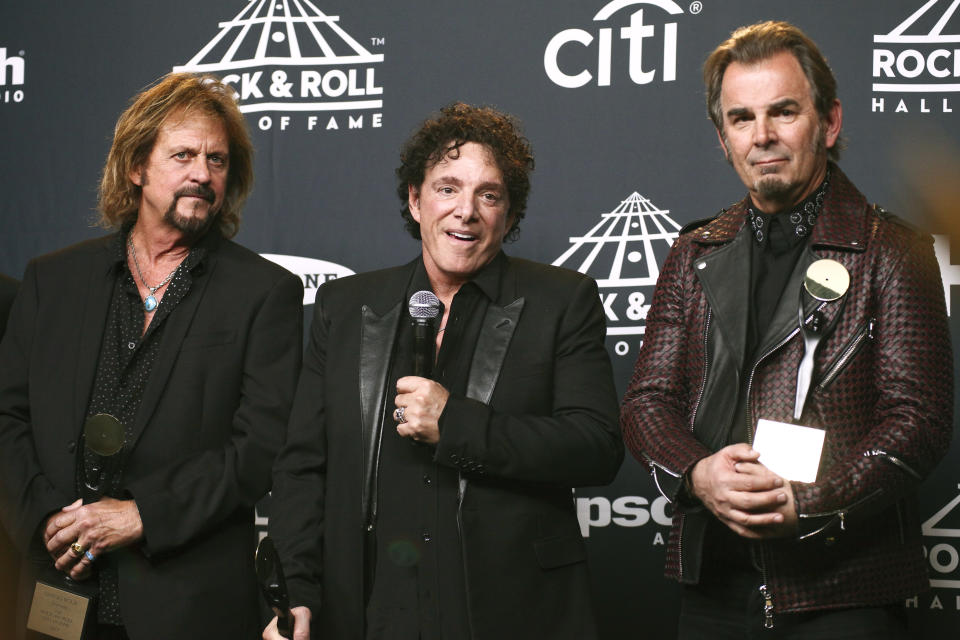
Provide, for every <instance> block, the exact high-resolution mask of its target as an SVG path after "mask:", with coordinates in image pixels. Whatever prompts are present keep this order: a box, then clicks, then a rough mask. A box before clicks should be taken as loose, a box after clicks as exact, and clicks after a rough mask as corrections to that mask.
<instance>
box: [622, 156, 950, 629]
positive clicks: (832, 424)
mask: <svg viewBox="0 0 960 640" xmlns="http://www.w3.org/2000/svg"><path fill="white" fill-rule="evenodd" d="M831 171H832V178H831V185H830V187H829V191H828V194H827V198H826V201H825V203H824V207H823V210H822V211H821V214H820V216H819V218H818V220H817V223H816V226H815V227H814V229H813V233H812V234H811V237H810V239H809V241H808V245H807V249H806V250H805V251H804V253H803V254H802V255H801V257H800V259H799V260H798V264H797V267H796V269H795V270H794V272H793V274H792V276H791V278H790V281H789V283H788V285H787V288H786V289H785V293H784V295H783V296H782V299H781V301H780V304H779V306H778V308H777V310H776V312H775V314H774V320H773V322H772V323H771V324H770V326H769V327H768V329H767V332H766V334H765V336H764V337H763V338H762V339H761V350H760V351H759V353H761V354H762V355H761V356H760V357H759V358H758V359H757V361H756V362H755V363H753V364H752V365H751V367H750V368H749V369H746V368H745V367H743V366H742V365H743V362H742V360H743V358H744V355H743V351H744V347H743V345H744V342H745V337H744V336H745V331H746V322H747V318H746V313H745V312H744V309H746V307H747V304H748V295H749V294H748V291H747V288H748V284H749V282H750V274H749V264H750V262H749V255H748V253H749V243H750V242H751V236H750V234H749V233H748V232H747V229H745V228H744V227H745V225H744V220H745V215H746V201H745V200H744V201H742V202H740V203H738V204H736V205H735V206H733V207H732V208H730V209H729V210H725V211H723V212H721V214H720V215H719V216H717V217H716V218H715V219H713V220H712V221H710V222H709V223H707V224H705V225H702V226H699V227H697V228H696V229H694V230H693V231H690V232H687V233H683V234H681V236H680V238H679V239H678V240H677V241H676V243H675V244H674V246H673V248H672V250H671V252H670V255H669V256H668V258H667V260H666V262H665V264H664V267H663V271H662V272H661V274H660V278H659V281H658V283H657V288H656V292H655V294H654V299H653V304H652V306H651V308H650V311H649V313H648V315H647V321H646V333H645V336H644V342H643V347H642V349H641V351H640V355H639V358H638V360H637V364H636V370H635V371H634V374H633V378H632V380H631V382H630V385H629V388H628V389H627V393H626V396H625V399H624V404H623V408H622V413H621V418H620V420H621V426H622V429H623V433H624V438H625V440H626V443H627V445H628V446H629V448H630V449H631V450H632V451H633V454H634V455H635V456H636V457H637V458H638V459H639V460H640V461H641V462H642V463H643V464H644V465H645V466H646V467H647V468H648V469H649V470H650V472H651V474H652V476H653V479H654V481H655V482H656V484H657V486H658V488H659V489H660V491H661V492H662V493H663V494H664V495H665V496H666V497H667V498H669V499H670V500H672V501H673V502H674V504H675V506H676V512H675V515H674V518H673V527H672V530H671V534H670V541H669V545H668V549H667V564H666V575H667V576H668V577H673V578H676V579H677V580H679V581H681V582H684V583H696V582H697V581H698V578H699V574H700V561H701V551H702V547H703V534H704V530H705V526H706V522H707V519H708V518H712V517H713V516H712V515H710V514H709V512H707V511H706V509H704V508H703V507H702V506H699V505H692V504H682V503H683V502H684V501H683V500H680V501H678V496H679V494H680V489H681V487H682V478H683V475H684V474H685V473H687V472H688V471H690V469H691V468H692V467H693V465H694V464H695V463H696V462H697V461H698V460H700V459H701V458H704V457H706V456H708V455H710V454H711V453H713V452H714V451H717V450H718V449H720V448H722V447H723V446H724V445H725V444H726V442H725V439H726V437H727V433H728V431H727V429H728V428H729V426H730V422H731V420H732V419H733V416H734V412H735V409H736V403H737V398H736V394H737V390H738V389H740V388H741V381H740V378H741V375H742V374H741V371H744V370H746V371H748V372H749V379H748V380H746V381H745V382H746V387H745V388H746V389H747V393H748V396H749V400H748V406H747V420H748V424H749V429H748V433H751V434H752V433H753V430H754V429H755V427H756V423H757V419H758V418H768V419H771V420H778V421H782V422H794V421H793V420H792V417H793V410H794V401H795V397H796V385H797V368H798V365H799V363H800V360H801V357H802V355H803V349H804V340H803V336H802V335H801V332H800V329H799V321H798V304H799V300H800V295H799V288H800V287H801V286H802V284H801V282H802V279H803V275H804V273H805V272H806V268H807V266H808V265H809V264H810V263H812V262H813V261H814V260H817V259H820V258H832V259H833V260H837V261H839V262H840V263H842V264H843V265H844V266H845V267H846V269H847V271H848V272H849V274H850V287H849V290H848V292H847V294H846V295H845V296H844V298H841V300H839V301H835V302H829V303H825V304H823V305H822V309H821V310H822V313H823V314H824V315H825V316H826V325H825V326H830V323H831V322H832V321H833V320H834V318H836V322H835V324H834V326H833V328H832V331H831V332H830V333H829V334H828V335H826V336H825V337H824V338H823V339H822V341H821V343H820V346H819V350H818V351H817V352H816V354H817V355H816V360H815V365H814V372H813V381H812V385H811V388H810V393H809V395H808V398H807V401H806V406H805V410H804V413H803V416H802V418H801V420H800V422H801V423H802V424H806V425H809V426H816V427H821V428H823V429H825V430H826V440H825V445H824V452H823V456H822V458H821V465H820V471H819V475H818V477H817V481H816V482H814V483H799V482H794V483H792V486H793V491H794V498H795V500H796V506H797V512H798V514H799V517H800V534H799V536H798V537H796V538H792V539H780V540H768V541H765V542H763V543H760V545H761V548H760V549H759V552H760V553H759V557H760V558H761V559H762V571H763V575H764V578H765V581H766V584H767V585H768V587H769V589H770V592H771V594H772V596H773V605H774V610H775V612H796V611H809V610H816V609H830V608H841V607H849V606H864V605H877V604H884V603H892V602H896V601H898V600H900V599H902V598H906V597H910V596H912V595H914V594H916V593H918V592H920V591H923V590H925V589H927V588H928V587H929V580H928V578H927V574H926V568H925V560H924V557H923V554H922V548H921V537H920V527H919V520H918V517H917V515H916V513H915V499H914V498H915V488H916V487H917V485H918V483H919V482H920V480H921V479H922V478H924V477H925V476H926V475H927V474H928V473H929V472H930V470H931V469H932V468H933V467H934V466H935V465H936V463H937V462H938V461H939V460H940V458H941V457H942V456H943V455H944V454H945V453H946V451H947V449H948V446H949V442H950V437H951V432H952V422H953V370H952V362H953V360H952V355H951V349H950V334H949V328H948V323H947V316H946V310H945V305H944V290H943V285H942V283H941V279H940V272H939V269H938V266H937V262H936V260H935V258H934V254H933V247H932V241H931V238H930V237H929V236H928V235H926V234H921V233H919V232H917V231H915V230H913V229H911V228H910V227H908V226H907V225H906V224H905V223H903V222H901V221H900V220H898V219H897V218H895V217H894V216H892V215H890V214H888V213H886V212H885V211H883V210H882V209H880V208H878V207H873V206H870V205H869V204H868V203H867V200H866V199H865V198H864V196H863V195H862V194H861V193H860V192H859V191H858V190H857V189H856V188H855V187H854V186H853V184H851V183H850V181H849V180H848V179H847V177H846V176H845V175H844V174H843V173H842V172H841V171H840V170H839V169H838V168H837V167H835V166H832V167H831ZM792 292H798V293H792ZM810 302H811V303H813V304H819V303H817V301H816V300H812V299H811V300H810ZM812 310H813V305H812V304H808V305H807V307H806V311H805V314H809V313H810V312H811V311H812Z"/></svg>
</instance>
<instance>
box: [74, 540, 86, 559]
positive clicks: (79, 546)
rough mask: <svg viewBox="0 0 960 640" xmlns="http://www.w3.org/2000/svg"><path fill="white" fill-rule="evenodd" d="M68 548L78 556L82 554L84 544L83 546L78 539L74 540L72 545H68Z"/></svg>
mask: <svg viewBox="0 0 960 640" xmlns="http://www.w3.org/2000/svg"><path fill="white" fill-rule="evenodd" d="M70 549H71V550H72V551H73V552H74V553H75V554H77V555H78V556H82V555H83V552H84V551H86V549H85V548H84V546H83V545H82V544H80V541H79V540H77V541H76V542H74V543H73V544H72V545H70Z"/></svg>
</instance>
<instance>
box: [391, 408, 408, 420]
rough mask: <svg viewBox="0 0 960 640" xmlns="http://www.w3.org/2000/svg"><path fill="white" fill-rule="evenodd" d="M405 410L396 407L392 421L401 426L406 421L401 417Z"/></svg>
mask: <svg viewBox="0 0 960 640" xmlns="http://www.w3.org/2000/svg"><path fill="white" fill-rule="evenodd" d="M406 410H407V408H406V407H397V408H396V409H394V411H393V419H394V420H396V421H397V422H399V423H400V424H403V423H404V422H406V421H407V419H406V418H405V417H404V416H403V414H404V412H405V411H406Z"/></svg>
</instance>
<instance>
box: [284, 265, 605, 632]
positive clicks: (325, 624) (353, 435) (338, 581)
mask: <svg viewBox="0 0 960 640" xmlns="http://www.w3.org/2000/svg"><path fill="white" fill-rule="evenodd" d="M504 259H505V261H506V262H505V265H504V269H503V271H502V277H501V282H500V296H499V299H498V300H495V301H493V302H492V303H491V304H490V305H489V306H488V311H487V314H486V316H485V318H484V320H483V328H482V329H481V334H480V337H479V341H478V344H477V348H476V352H475V355H474V359H473V363H472V366H471V371H470V376H469V381H468V392H467V394H466V395H467V396H468V397H463V396H456V395H451V397H450V399H449V400H448V403H447V406H446V408H445V409H444V414H443V416H442V417H441V422H442V424H443V427H442V432H441V438H440V442H439V444H438V446H437V451H436V460H437V462H438V464H444V465H448V466H451V467H455V468H457V469H459V470H460V472H461V479H462V483H463V486H464V487H465V492H464V498H463V501H462V506H461V510H460V517H461V520H462V530H461V543H462V545H463V554H464V559H465V563H466V567H465V569H466V571H465V573H466V580H467V599H468V603H469V607H470V624H471V627H472V636H473V640H487V639H490V640H509V639H511V638H517V639H520V638H523V639H525V640H530V639H536V638H544V639H547V638H549V639H551V640H558V639H561V640H562V639H566V638H569V639H570V640H574V639H576V640H587V639H589V638H593V637H595V634H596V631H595V629H594V619H593V612H592V606H591V601H590V600H591V596H590V592H589V585H588V580H587V573H586V548H585V545H584V542H583V539H582V537H581V534H580V528H579V525H578V523H577V517H576V513H575V508H574V501H573V496H572V495H571V487H573V486H577V485H599V484H606V483H608V482H610V481H611V480H612V479H613V477H614V475H615V474H616V472H617V469H618V468H619V466H620V463H621V460H622V457H623V444H622V442H621V438H620V431H619V427H618V425H617V399H616V394H615V390H614V385H613V379H612V374H611V369H610V361H609V357H608V355H607V352H606V349H605V348H604V333H605V329H604V315H603V310H602V307H601V305H600V301H599V296H598V292H597V287H596V283H595V282H594V281H593V280H591V279H590V278H587V277H586V276H583V275H581V274H578V273H576V272H573V271H568V270H565V269H559V268H555V267H549V266H545V265H541V264H537V263H534V262H529V261H526V260H518V259H511V258H506V256H504ZM416 266H417V261H414V262H413V263H410V264H408V265H406V266H403V267H397V268H393V269H387V270H384V271H378V272H373V273H368V274H363V275H359V276H352V277H350V278H345V279H340V280H335V281H331V282H328V283H326V284H324V285H323V286H322V287H320V289H319V290H318V292H317V300H316V305H315V308H314V318H313V325H312V327H311V336H310V343H309V346H308V348H307V353H306V355H305V359H304V368H303V371H302V373H301V377H300V382H299V386H298V391H297V396H296V400H295V402H294V409H293V412H292V413H291V422H290V427H289V431H288V441H287V443H286V445H285V447H284V450H283V452H282V453H281V456H280V458H279V459H278V461H277V464H276V466H275V471H274V492H273V502H272V513H271V519H270V530H271V535H272V536H273V537H274V538H275V539H276V540H277V543H278V547H279V550H280V553H281V557H282V559H283V562H284V567H285V570H286V572H287V575H288V577H289V579H290V589H291V593H292V598H293V604H294V605H307V606H310V607H311V611H312V612H313V614H314V618H313V619H314V623H313V630H314V633H315V634H316V637H320V638H337V639H338V640H362V638H363V627H364V601H363V593H364V584H363V576H364V564H363V562H364V561H363V539H364V535H363V513H364V510H365V507H366V503H367V502H368V501H369V496H367V495H366V492H365V491H364V490H363V487H364V486H365V483H366V479H367V478H368V477H369V475H370V474H371V472H373V471H375V466H376V455H375V452H376V441H377V438H376V433H377V430H378V429H380V428H387V429H391V428H394V425H392V424H389V425H380V424H378V423H379V421H380V420H381V416H382V415H383V411H382V408H383V403H385V402H387V403H392V401H393V395H394V390H393V389H386V388H385V387H386V385H387V382H386V377H387V375H388V371H389V354H391V353H392V342H393V340H394V339H395V336H396V334H397V327H398V326H399V322H401V320H402V318H404V317H405V316H406V306H405V305H406V300H404V299H403V298H404V292H405V291H406V290H407V286H408V284H409V282H410V279H411V277H412V275H413V273H414V270H415V268H416Z"/></svg>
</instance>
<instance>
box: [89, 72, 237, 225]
mask: <svg viewBox="0 0 960 640" xmlns="http://www.w3.org/2000/svg"><path fill="white" fill-rule="evenodd" d="M188 115H203V116H208V117H212V118H216V119H218V120H220V121H221V122H222V123H223V126H224V129H226V133H227V139H228V140H229V141H230V142H229V144H230V150H229V153H230V157H229V165H228V170H227V188H226V193H225V195H224V200H223V206H222V207H221V208H220V211H219V212H218V213H217V224H218V225H219V227H220V230H221V232H222V233H223V235H224V236H226V237H228V238H231V237H233V236H234V235H236V233H237V231H238V230H239V228H240V211H241V209H242V208H243V203H244V201H246V199H247V195H249V193H250V190H251V189H252V188H253V144H252V143H251V142H250V134H249V132H248V131H247V122H246V120H245V119H244V117H243V114H242V113H240V109H239V108H238V107H237V103H236V100H235V99H234V97H233V90H232V89H230V87H228V86H227V85H225V84H223V83H222V82H221V81H220V80H219V79H218V78H217V77H215V76H212V75H207V74H205V75H194V74H190V73H171V74H168V75H166V76H164V77H163V78H162V79H161V80H160V81H159V82H158V83H157V84H155V85H154V86H152V87H150V88H148V89H146V90H144V91H143V92H141V93H140V94H138V95H137V96H135V97H134V98H133V101H132V103H131V105H130V106H129V107H128V108H127V110H126V111H124V112H123V114H122V115H121V116H120V119H119V120H117V126H116V128H115V129H114V134H113V144H112V145H111V147H110V153H109V154H108V155H107V162H106V164H105V166H104V168H103V176H102V177H101V179H100V191H99V209H100V221H99V222H100V225H101V226H103V227H107V228H118V227H120V226H122V225H124V224H125V223H127V222H129V221H131V220H133V219H134V218H136V216H137V211H138V209H139V207H140V196H141V188H140V187H139V186H138V185H136V184H134V183H133V182H131V180H130V177H129V176H130V173H131V171H134V170H137V169H140V168H143V167H145V165H146V163H147V159H148V158H149V156H150V152H151V151H152V150H153V145H154V143H156V141H157V136H158V135H159V133H160V129H161V128H162V127H163V125H164V124H166V123H167V122H168V121H169V120H170V119H171V117H175V116H176V117H179V116H188Z"/></svg>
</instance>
